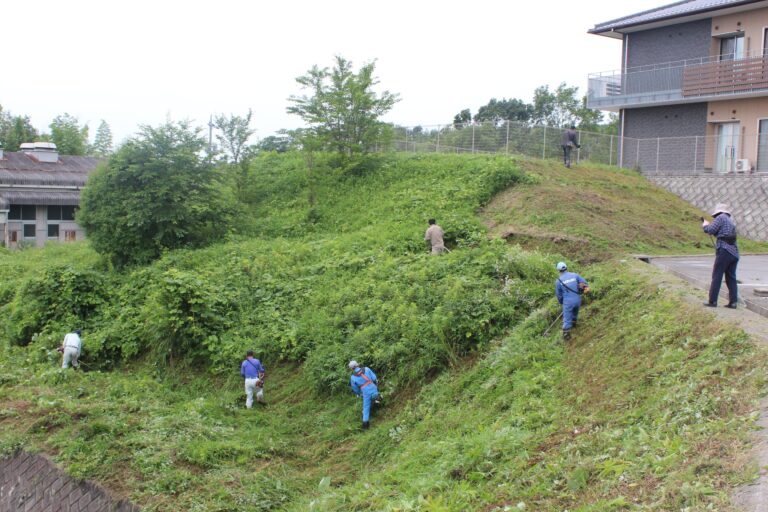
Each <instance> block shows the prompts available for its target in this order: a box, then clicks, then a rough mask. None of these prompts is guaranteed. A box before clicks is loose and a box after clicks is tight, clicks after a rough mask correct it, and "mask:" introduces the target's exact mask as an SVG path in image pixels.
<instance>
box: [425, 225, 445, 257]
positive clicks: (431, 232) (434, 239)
mask: <svg viewBox="0 0 768 512" xmlns="http://www.w3.org/2000/svg"><path fill="white" fill-rule="evenodd" d="M443 236H445V233H444V232H443V228H441V227H440V226H438V225H437V223H435V220H434V219H429V228H427V232H426V233H424V240H428V241H429V243H430V244H431V246H432V254H440V253H442V252H444V251H445V242H444V241H443Z"/></svg>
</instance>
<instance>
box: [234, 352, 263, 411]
mask: <svg viewBox="0 0 768 512" xmlns="http://www.w3.org/2000/svg"><path fill="white" fill-rule="evenodd" d="M265 373H266V372H265V371H264V367H263V366H261V361H259V360H258V359H255V358H254V357H253V350H249V351H248V352H246V353H245V361H243V363H242V364H241V365H240V375H242V376H243V378H244V379H245V406H246V407H247V408H248V409H250V408H251V407H252V406H253V392H254V391H256V400H257V401H258V402H259V403H260V404H265V402H264V374H265Z"/></svg>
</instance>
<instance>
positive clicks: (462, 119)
mask: <svg viewBox="0 0 768 512" xmlns="http://www.w3.org/2000/svg"><path fill="white" fill-rule="evenodd" d="M471 122H472V111H471V110H469V109H468V108H465V109H464V110H462V111H461V112H459V113H458V114H456V115H455V116H453V127H454V128H462V127H463V126H464V125H465V124H467V123H471Z"/></svg>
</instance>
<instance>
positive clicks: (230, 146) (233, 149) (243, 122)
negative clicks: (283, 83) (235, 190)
mask: <svg viewBox="0 0 768 512" xmlns="http://www.w3.org/2000/svg"><path fill="white" fill-rule="evenodd" d="M252 116H253V112H251V109H248V113H247V114H246V115H244V116H242V117H241V116H236V115H235V114H231V115H229V116H225V115H223V114H222V115H218V116H216V118H215V119H214V122H213V125H214V126H215V127H216V129H217V130H218V131H219V133H217V134H216V140H217V141H218V142H219V146H220V147H221V148H222V149H223V150H224V152H225V153H226V155H227V159H228V160H229V161H230V162H231V163H233V164H237V163H239V162H240V160H241V159H242V157H243V152H244V150H245V148H246V147H247V144H248V139H250V138H251V135H253V134H254V133H255V132H256V130H254V129H253V128H251V117H252Z"/></svg>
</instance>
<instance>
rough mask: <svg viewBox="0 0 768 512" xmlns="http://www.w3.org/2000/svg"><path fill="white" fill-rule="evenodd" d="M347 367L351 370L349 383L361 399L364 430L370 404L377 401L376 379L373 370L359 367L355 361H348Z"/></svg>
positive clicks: (367, 424) (369, 411) (369, 412)
mask: <svg viewBox="0 0 768 512" xmlns="http://www.w3.org/2000/svg"><path fill="white" fill-rule="evenodd" d="M349 369H350V370H352V376H351V377H350V378H349V385H350V386H352V391H353V392H354V393H355V394H356V395H357V396H359V397H362V399H363V429H364V430H365V429H367V428H368V426H369V423H368V420H369V419H370V416H371V405H372V404H373V403H374V402H376V403H378V401H379V388H378V387H377V386H376V384H377V382H378V379H376V374H375V373H373V370H371V369H370V368H368V367H367V366H366V367H365V368H361V367H360V365H359V364H357V361H350V362H349Z"/></svg>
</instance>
